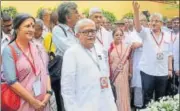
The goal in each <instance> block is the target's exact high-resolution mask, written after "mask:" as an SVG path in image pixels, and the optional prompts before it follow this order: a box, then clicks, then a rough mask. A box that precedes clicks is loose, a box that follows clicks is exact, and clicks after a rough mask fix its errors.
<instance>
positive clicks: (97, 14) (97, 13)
mask: <svg viewBox="0 0 180 111" xmlns="http://www.w3.org/2000/svg"><path fill="white" fill-rule="evenodd" d="M92 16H101V17H102V13H101V12H96V13H94V14H92Z"/></svg>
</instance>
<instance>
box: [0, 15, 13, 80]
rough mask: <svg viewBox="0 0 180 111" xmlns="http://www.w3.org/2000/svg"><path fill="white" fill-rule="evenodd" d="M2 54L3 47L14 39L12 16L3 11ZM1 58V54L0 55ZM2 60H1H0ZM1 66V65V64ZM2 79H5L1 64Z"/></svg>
mask: <svg viewBox="0 0 180 111" xmlns="http://www.w3.org/2000/svg"><path fill="white" fill-rule="evenodd" d="M1 28H2V30H1V47H0V48H1V55H2V52H3V49H4V48H5V47H6V46H7V45H8V44H9V42H10V41H11V39H12V33H11V32H12V18H11V17H10V16H9V15H8V14H6V13H3V12H2V13H1ZM0 59H1V56H0ZM0 61H1V60H0ZM0 66H1V65H0ZM0 76H1V81H4V77H3V67H2V66H1V74H0Z"/></svg>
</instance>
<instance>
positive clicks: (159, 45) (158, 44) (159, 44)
mask: <svg viewBox="0 0 180 111" xmlns="http://www.w3.org/2000/svg"><path fill="white" fill-rule="evenodd" d="M151 35H152V36H153V39H154V41H155V42H156V45H157V46H158V47H159V48H160V47H161V43H162V41H163V38H164V33H162V38H161V41H160V42H159V43H158V42H157V40H156V38H155V37H154V35H153V33H152V32H151Z"/></svg>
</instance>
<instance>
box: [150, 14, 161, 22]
mask: <svg viewBox="0 0 180 111" xmlns="http://www.w3.org/2000/svg"><path fill="white" fill-rule="evenodd" d="M153 17H158V18H159V19H160V21H161V22H163V16H162V15H161V14H160V13H153V14H151V16H150V20H151V19H152V18H153Z"/></svg>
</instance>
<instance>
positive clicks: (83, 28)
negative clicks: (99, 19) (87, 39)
mask: <svg viewBox="0 0 180 111" xmlns="http://www.w3.org/2000/svg"><path fill="white" fill-rule="evenodd" d="M87 29H96V26H95V25H94V24H92V23H88V24H84V25H82V26H81V27H80V30H87Z"/></svg>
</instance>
